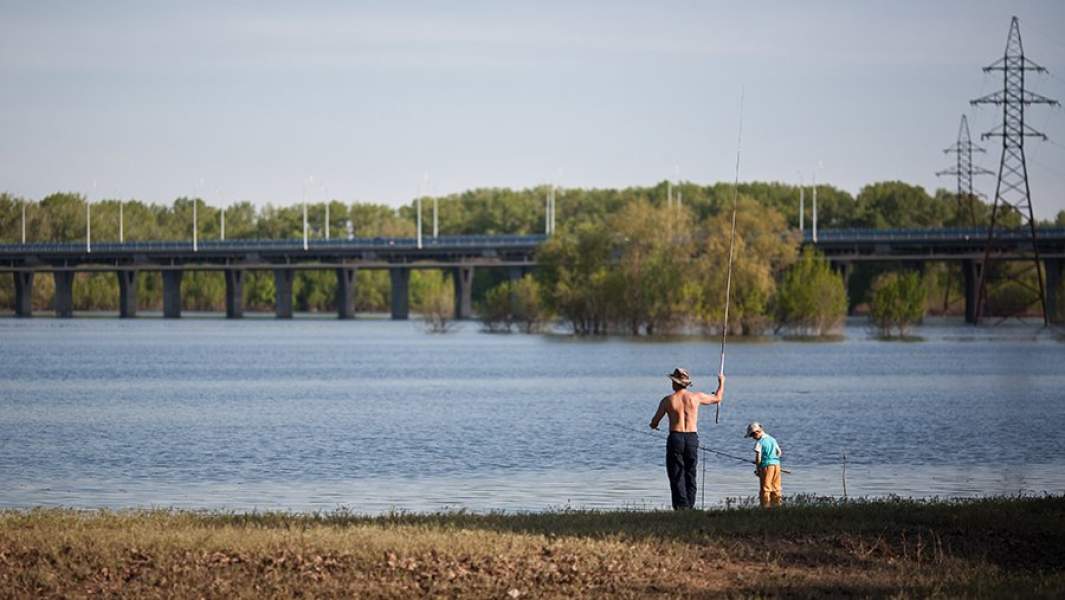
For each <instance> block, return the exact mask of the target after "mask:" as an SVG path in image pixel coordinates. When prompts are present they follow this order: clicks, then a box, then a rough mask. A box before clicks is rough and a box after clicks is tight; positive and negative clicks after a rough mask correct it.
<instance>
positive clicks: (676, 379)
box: [669, 367, 692, 387]
mask: <svg viewBox="0 0 1065 600" xmlns="http://www.w3.org/2000/svg"><path fill="white" fill-rule="evenodd" d="M669 378H670V379H672V380H673V383H675V384H677V385H679V386H680V387H688V386H690V385H691V384H692V378H691V375H688V371H686V370H684V369H682V368H680V367H677V368H676V369H673V372H672V373H670V374H669Z"/></svg>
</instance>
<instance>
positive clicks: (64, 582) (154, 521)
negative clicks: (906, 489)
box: [0, 496, 1065, 598]
mask: <svg viewBox="0 0 1065 600" xmlns="http://www.w3.org/2000/svg"><path fill="white" fill-rule="evenodd" d="M95 594H104V595H108V594H117V595H121V596H129V597H201V596H202V597H263V596H286V597H291V596H299V595H309V596H315V597H321V596H325V597H349V596H353V595H357V596H360V597H410V596H411V595H442V596H466V597H497V598H498V597H515V596H516V597H574V596H607V595H609V596H620V597H646V596H662V597H684V596H692V597H698V596H717V595H723V596H739V597H750V596H781V595H784V596H798V597H838V596H856V597H866V596H892V597H929V596H941V597H959V596H963V597H1026V598H1031V597H1061V596H1062V595H1063V594H1065V497H1061V496H1048V497H1018V498H992V499H982V500H967V501H912V500H901V499H899V500H877V501H863V500H859V501H851V502H847V503H843V502H839V501H834V500H819V499H810V498H807V499H803V498H799V499H793V500H792V501H791V503H790V504H789V505H788V506H786V507H785V508H784V509H783V510H775V511H763V510H760V509H757V508H735V509H729V510H714V511H707V512H702V511H687V512H680V513H674V512H661V511H654V512H647V511H585V510H562V511H555V512H546V513H529V514H502V513H491V514H472V513H465V512H452V513H439V514H404V513H397V514H390V515H384V516H375V517H370V516H360V515H354V514H350V513H348V512H344V511H340V512H333V513H322V514H310V515H296V514H290V513H219V512H206V513H199V512H182V511H120V512H107V511H73V510H51V509H37V510H30V511H8V512H0V597H83V596H89V595H95Z"/></svg>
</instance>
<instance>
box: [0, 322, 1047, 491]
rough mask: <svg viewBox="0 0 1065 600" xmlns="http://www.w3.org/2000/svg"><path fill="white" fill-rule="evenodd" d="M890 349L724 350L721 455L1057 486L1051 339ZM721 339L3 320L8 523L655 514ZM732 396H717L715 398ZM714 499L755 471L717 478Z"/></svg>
mask: <svg viewBox="0 0 1065 600" xmlns="http://www.w3.org/2000/svg"><path fill="white" fill-rule="evenodd" d="M917 333H918V334H919V335H921V336H922V337H923V338H924V341H921V342H915V343H899V342H883V341H878V340H875V339H873V338H871V337H870V335H869V333H868V331H867V330H866V329H865V327H864V324H863V323H862V321H860V320H857V321H853V322H852V323H851V324H849V325H848V327H847V331H846V338H845V339H844V340H843V341H840V342H834V343H809V342H795V341H784V340H771V341H763V342H758V343H742V342H741V343H730V346H729V350H728V373H729V376H730V378H729V386H728V394H727V400H726V403H725V405H724V407H723V409H722V414H721V422H720V424H718V425H715V424H714V421H713V416H714V415H713V410H712V408H711V409H710V410H707V409H704V413H703V415H702V417H701V419H700V420H701V424H700V431H701V437H702V441H703V444H704V445H706V446H709V447H713V448H716V449H719V450H724V451H726V452H730V453H734V454H741V455H747V454H749V453H750V447H751V443H750V442H749V441H748V440H745V439H744V437H743V431H744V427H745V425H746V423H747V422H748V421H751V420H758V421H761V422H762V423H763V424H764V425H765V427H766V429H767V430H768V431H769V432H770V433H772V434H773V435H774V436H776V437H777V439H778V440H780V442H781V445H782V446H783V448H784V451H785V453H786V455H785V458H786V461H785V462H786V465H785V466H786V467H788V468H790V469H792V470H793V471H794V474H793V475H792V476H790V477H786V478H785V481H784V486H785V493H786V494H788V493H796V492H803V493H812V494H817V495H841V494H842V469H841V462H842V455H843V454H844V453H846V455H847V463H848V467H847V485H848V492H849V493H850V494H851V495H872V496H883V495H888V494H900V495H904V496H919V497H929V496H976V495H987V494H1016V493H1043V492H1049V493H1062V492H1063V491H1065V457H1063V453H1062V452H1061V450H1060V448H1058V446H1059V445H1060V444H1059V443H1058V441H1057V440H1060V436H1061V434H1060V432H1062V431H1065V404H1063V402H1062V400H1063V399H1065V391H1063V390H1065V343H1062V341H1061V340H1060V338H1056V337H1055V336H1054V334H1053V333H1051V332H1047V331H1046V330H1042V329H1040V328H1038V327H1036V326H1034V325H1021V324H1009V325H1006V326H1001V327H997V328H972V327H967V326H964V325H962V324H960V323H957V322H955V321H949V322H948V321H932V322H930V324H929V325H926V326H924V327H922V328H920V329H919V330H918V331H917ZM717 351H718V346H717V342H716V341H715V340H708V339H697V338H692V339H685V340H681V341H677V340H669V341H648V340H631V339H626V338H609V339H605V340H584V339H576V338H572V337H568V336H555V335H544V336H527V335H517V334H515V335H488V334H483V333H480V332H479V331H478V327H477V325H476V324H475V323H465V324H463V326H462V327H461V329H460V330H459V331H456V332H453V333H450V334H447V335H430V334H427V333H425V332H424V329H423V328H422V327H421V325H420V324H418V323H417V322H415V321H412V322H392V321H387V320H380V319H360V320H356V321H336V320H332V319H322V318H297V319H295V320H292V321H276V320H274V319H263V318H248V319H244V320H240V321H227V320H224V319H219V318H184V319H181V320H177V321H170V320H162V319H151V318H142V319H135V320H118V319H111V318H79V319H72V320H58V319H49V318H43V319H30V320H16V319H0V365H4V366H3V375H2V376H0V507H29V506H56V505H61V506H75V507H146V506H157V507H170V506H173V507H182V508H226V509H260V510H265V509H287V510H300V511H303V510H331V509H335V508H337V507H341V506H344V507H348V508H351V509H352V510H355V511H357V512H381V511H387V510H393V509H395V510H416V511H424V510H437V509H445V508H448V509H456V508H467V509H471V510H493V509H503V510H541V509H545V508H557V507H565V506H570V507H600V508H615V507H638V508H657V507H662V506H665V505H667V504H668V502H669V493H668V489H667V486H666V481H665V474H664V467H663V464H664V450H663V447H664V442H663V440H662V439H653V438H652V437H651V436H650V435H649V433H648V431H646V429H647V422H648V421H649V419H650V417H651V415H652V414H653V412H654V409H655V408H656V406H657V402H658V400H659V399H660V398H661V397H662V395H664V394H665V393H667V392H668V391H669V387H668V383H669V380H668V379H667V378H666V377H665V374H666V373H668V372H669V371H671V370H672V369H673V368H674V367H676V366H684V367H687V368H688V369H689V370H690V371H691V372H692V373H693V374H694V376H695V379H696V388H697V389H704V390H705V389H708V388H712V385H713V374H712V372H711V371H713V370H715V369H716V366H717V360H718V357H717ZM710 391H712V389H710ZM706 465H707V472H706V486H705V488H706V503H707V504H708V505H711V504H717V503H720V502H721V501H722V500H723V499H724V498H727V497H738V496H751V495H753V493H754V492H755V488H756V483H757V480H756V479H755V477H754V475H753V473H752V472H751V470H750V469H749V468H748V467H747V466H745V465H743V464H741V463H739V462H738V461H733V460H729V459H723V458H712V459H710V460H707V461H706Z"/></svg>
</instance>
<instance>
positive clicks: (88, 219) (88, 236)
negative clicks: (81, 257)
mask: <svg viewBox="0 0 1065 600" xmlns="http://www.w3.org/2000/svg"><path fill="white" fill-rule="evenodd" d="M92 193H93V195H96V181H95V180H93V182H92ZM90 252H92V197H91V196H86V198H85V253H86V254H88V253H90Z"/></svg>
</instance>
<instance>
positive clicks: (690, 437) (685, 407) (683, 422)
mask: <svg viewBox="0 0 1065 600" xmlns="http://www.w3.org/2000/svg"><path fill="white" fill-rule="evenodd" d="M669 378H670V379H672V380H673V393H672V394H670V395H668V396H666V397H665V398H662V401H661V402H659V403H658V411H656V412H655V416H654V418H652V419H651V429H658V422H659V421H661V420H662V417H664V416H666V415H669V438H668V439H667V440H666V475H668V476H669V491H670V492H671V493H672V495H673V510H683V509H685V508H693V507H694V506H695V487H696V485H695V484H696V481H697V480H696V472H695V467H696V465H698V464H699V432H698V429H699V407H700V406H702V405H703V404H719V403H720V402H721V400H722V399H723V398H724V397H725V376H724V375H718V376H717V391H716V392H714V393H713V394H704V393H702V392H692V391H689V390H688V388H689V387H691V384H692V378H691V376H690V375H688V372H687V371H685V370H684V369H681V368H679V367H678V368H677V369H675V370H674V371H673V373H672V374H670V375H669Z"/></svg>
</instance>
